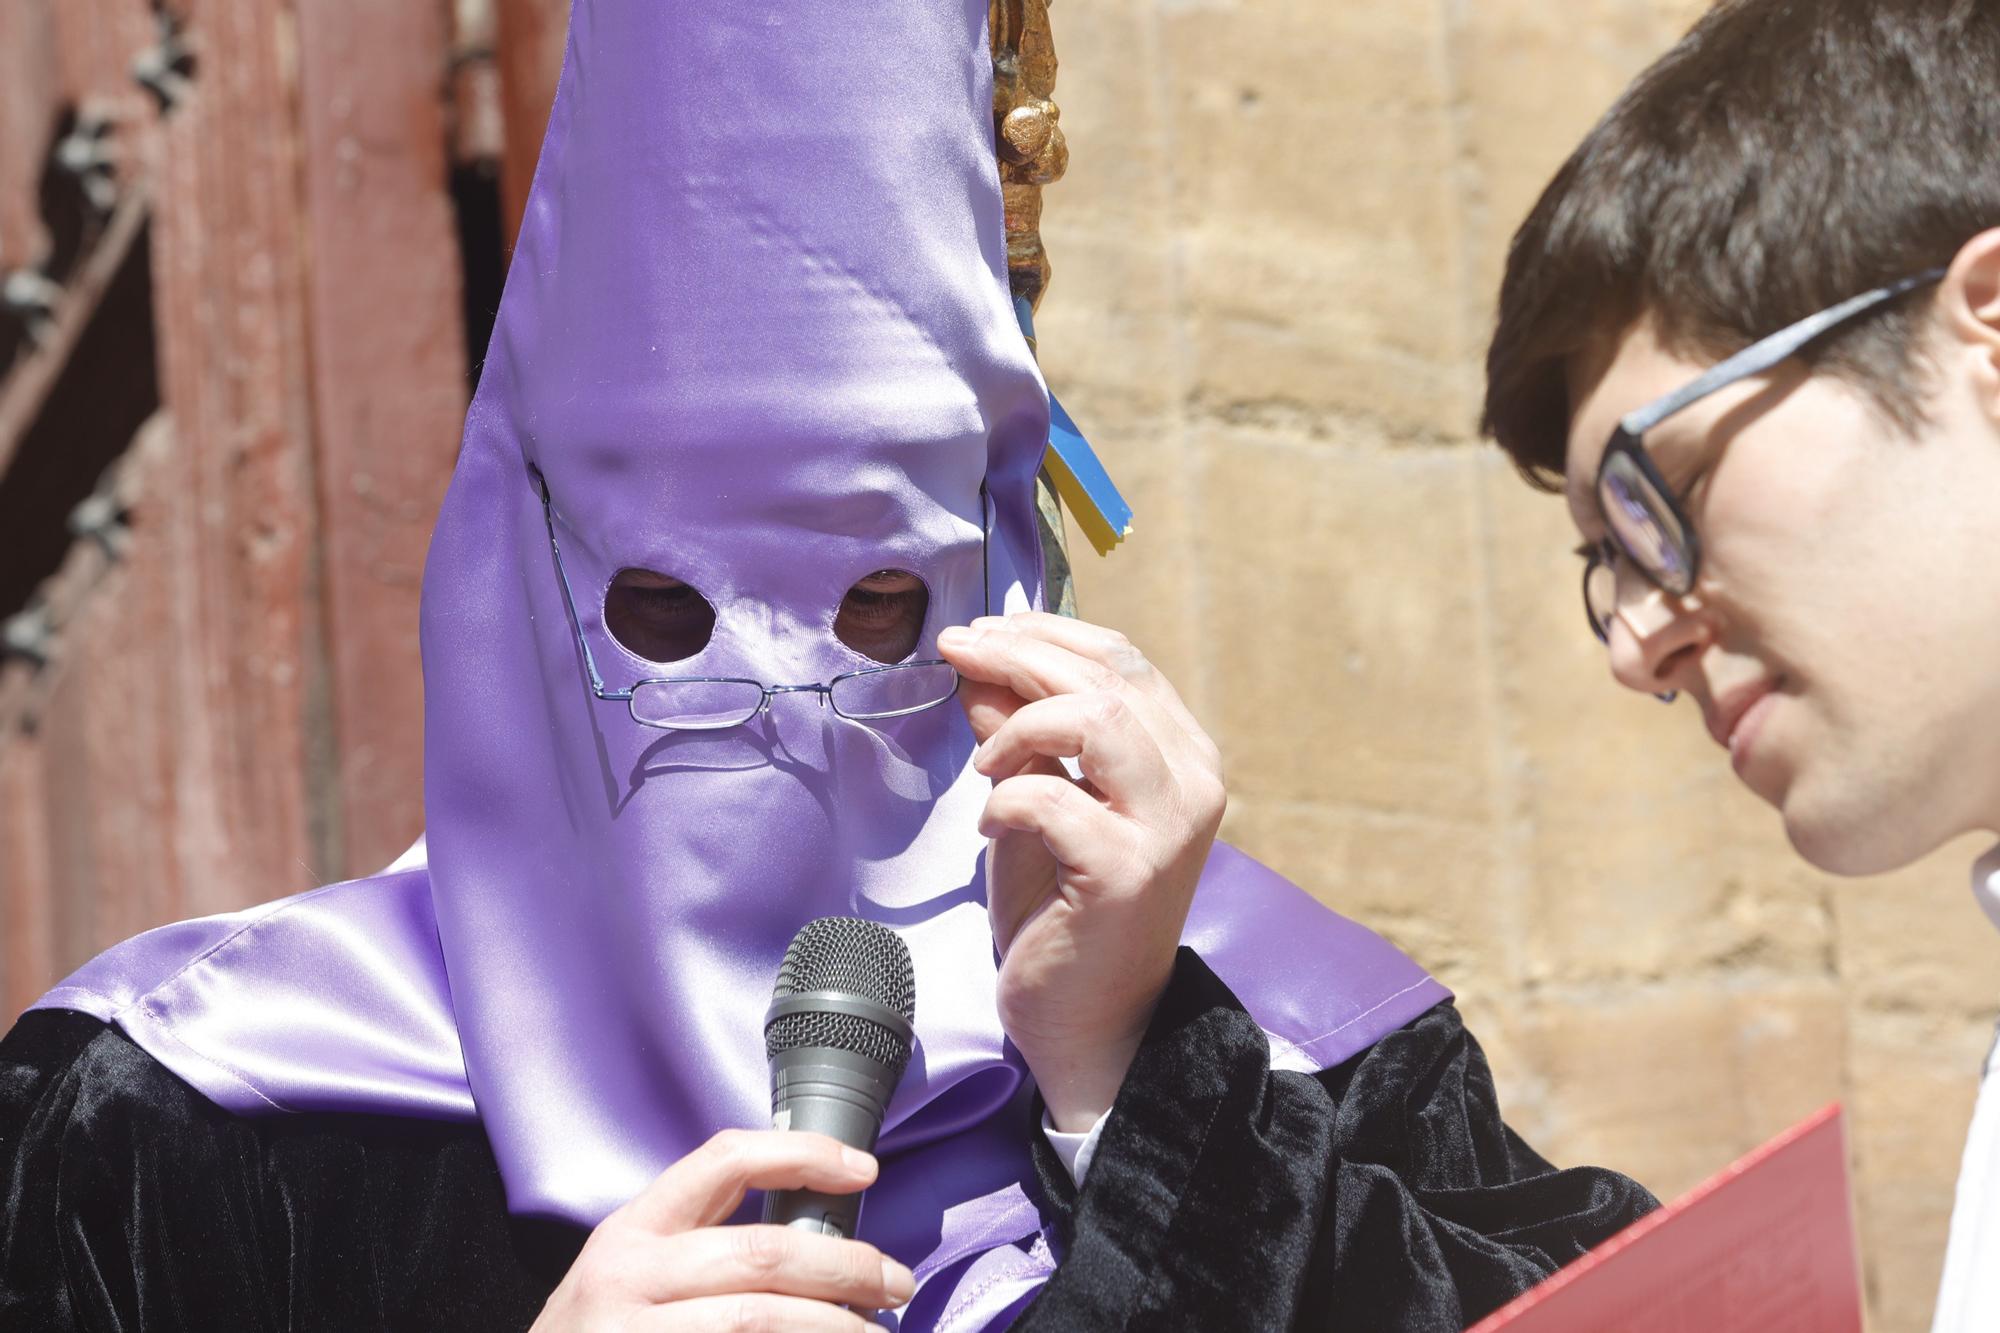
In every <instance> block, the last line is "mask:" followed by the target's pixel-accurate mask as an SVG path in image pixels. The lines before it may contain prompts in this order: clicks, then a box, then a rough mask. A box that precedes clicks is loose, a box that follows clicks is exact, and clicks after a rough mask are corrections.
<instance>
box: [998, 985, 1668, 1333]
mask: <svg viewBox="0 0 2000 1333" xmlns="http://www.w3.org/2000/svg"><path fill="white" fill-rule="evenodd" d="M1268 1051H1269V1047H1268V1043H1267V1041H1266V1039H1265V1037H1264V1035H1263V1033H1262V1032H1261V1031H1259V1029H1258V1028H1257V1026H1256V1024H1255V1023H1253V1022H1252V1021H1251V1020H1250V1018H1249V1016H1248V1015H1247V1014H1245V1013H1244V1012H1243V1009H1242V1007H1241V1006H1240V1005H1239V1004H1238V1003H1237V1002H1236V999H1235V997H1234V996H1233V995H1231V994H1230V992H1229V990H1228V988H1227V987H1225V986H1224V985H1223V984H1222V983H1221V982H1220V981H1219V980H1217V978H1216V977H1215V975H1214V973H1212V972H1210V971H1209V970H1208V968H1207V967H1206V965H1204V964H1203V963H1202V961H1201V960H1200V959H1199V958H1198V957H1196V956H1195V955H1194V954H1193V953H1192V952H1190V951H1188V950H1185V949H1184V950H1182V952H1181V957H1180V960H1179V963H1178V965H1177V967H1176V970H1175V976H1174V980H1173V983H1172V985H1171V987H1170V988H1169V991H1168V993H1167V995H1166V997H1165V998H1164V999H1163V1001H1162V1003H1161V1007H1160V1011H1159V1013H1158V1014H1157V1016H1156V1017H1155V1019H1154V1022H1153V1026H1152V1029H1151V1030H1150V1032H1149V1033H1148V1035H1147V1038H1146V1041H1145V1044H1144V1045H1143V1046H1142V1047H1141V1049H1140V1052H1139V1055H1138V1057H1137V1058H1136V1060H1135V1061H1134V1063H1133V1067H1132V1070H1131V1072H1130V1073H1129V1074H1128V1075H1127V1078H1126V1082H1125V1085H1124V1087H1123V1089H1122V1090H1121V1091H1120V1093H1119V1098H1118V1103H1117V1105H1116V1106H1115V1107H1114V1108H1113V1110H1112V1114H1111V1116H1110V1118H1109V1119H1108V1120H1107V1121H1106V1123H1105V1127H1104V1132H1103V1135H1102V1137H1101V1139H1100V1141H1099V1144H1098V1147H1097V1150H1096V1155H1095V1157H1094V1158H1093V1160H1092V1161H1091V1163H1090V1166H1089V1169H1088V1171H1087V1172H1086V1174H1085V1177H1084V1185H1083V1190H1082V1193H1081V1196H1079V1195H1078V1194H1077V1191H1076V1189H1075V1187H1074V1186H1073V1185H1072V1184H1071V1183H1070V1179H1069V1175H1068V1173H1067V1172H1066V1171H1065V1170H1064V1168H1063V1166H1062V1164H1061V1162H1060V1161H1059V1160H1057V1158H1056V1156H1055V1153H1054V1151H1053V1150H1052V1149H1050V1148H1049V1147H1048V1145H1047V1144H1046V1142H1038V1144H1037V1147H1036V1164H1037V1172H1038V1176H1039V1181H1040V1188H1041V1190H1042V1192H1043V1194H1044V1196H1045V1202H1046V1203H1047V1204H1048V1206H1049V1207H1050V1209H1051V1211H1052V1212H1054V1213H1055V1214H1056V1215H1057V1217H1058V1219H1059V1220H1058V1223H1057V1231H1058V1234H1059V1239H1060V1240H1061V1242H1062V1246H1063V1249H1062V1262H1061V1265H1060V1267H1059V1268H1058V1270H1057V1272H1056V1275H1055V1276H1054V1277H1053V1278H1052V1279H1051V1280H1050V1282H1049V1284H1048V1286H1047V1288H1046V1289H1045V1290H1044V1291H1043V1293H1042V1296H1041V1298H1040V1299H1039V1300H1038V1301H1037V1302H1036V1303H1035V1305H1034V1306H1032V1307H1031V1308H1030V1309H1029V1311H1028V1313H1027V1315H1026V1316H1025V1318H1024V1319H1023V1320H1022V1321H1021V1323H1020V1324H1019V1325H1018V1326H1017V1327H1019V1328H1021V1329H1023V1330H1029V1331H1031V1333H1052V1331H1054V1330H1072V1329H1073V1330H1085V1329H1089V1330H1114V1329H1201V1330H1230V1329H1243V1330H1259V1331H1262V1330H1279V1329H1288V1328H1296V1329H1314V1330H1317V1329H1329V1330H1331V1329H1342V1330H1356V1331H1357V1333H1391V1331H1393V1330H1413V1331H1414V1330H1425V1331H1427V1333H1428V1331H1429V1330H1436V1331H1437V1333H1458V1330H1461V1329H1464V1328H1465V1327H1466V1326H1467V1325H1469V1324H1471V1323H1473V1322H1476V1321H1477V1320H1478V1319H1480V1318H1481V1317H1483V1316H1484V1315H1486V1314H1487V1313H1489V1312H1491V1311H1492V1310H1494V1309H1496V1308H1498V1307H1499V1306H1500V1305H1503V1304H1505V1303H1506V1302H1507V1301H1508V1300H1511V1299H1512V1298H1513V1297H1514V1296H1516V1295H1518V1294H1520V1293H1521V1292H1523V1291H1525V1290H1527V1289H1528V1288H1529V1287H1532V1286H1534V1285H1535V1284H1536V1283H1538V1282H1540V1281H1541V1280H1542V1279H1543V1278H1544V1277H1547V1276H1548V1275H1549V1274H1551V1273H1553V1272H1554V1271H1555V1270H1556V1269H1557V1268H1559V1267H1561V1266H1562V1265H1563V1264H1565V1263H1567V1262H1569V1261H1570V1260H1572V1259H1575V1258H1577V1257H1578V1256H1580V1255H1582V1254H1583V1253H1584V1252H1585V1251H1586V1250H1588V1249H1590V1248H1591V1247H1592V1246H1594V1245H1596V1244H1597V1243H1599V1242H1600V1241H1603V1240H1605V1239H1607V1238H1609V1237H1610V1236H1612V1235H1614V1234H1616V1233H1617V1232H1618V1231H1620V1230H1622V1229H1623V1228H1624V1227H1625V1226H1626V1225H1627V1224H1628V1223H1630V1222H1632V1221H1634V1220H1635V1219H1637V1218H1638V1217H1640V1216H1642V1215H1644V1214H1645V1213H1647V1212H1650V1211H1651V1210H1652V1209H1653V1208H1655V1207H1656V1206H1657V1204H1656V1202H1655V1200H1654V1199H1653V1197H1652V1195H1650V1194H1649V1193H1647V1192H1646V1190H1645V1189H1644V1188H1642V1187H1641V1186H1639V1185H1638V1184H1636V1183H1635V1182H1633V1181H1631V1180H1629V1179H1627V1178H1625V1177H1623V1176H1621V1175H1618V1174H1616V1173H1615V1172H1611V1171H1605V1170H1600V1169H1596V1168H1590V1167H1578V1168H1573V1169H1571V1170H1567V1171H1558V1170H1556V1169H1554V1168H1553V1167H1552V1166H1550V1165H1549V1163H1548V1162H1546V1161H1544V1160H1543V1159H1542V1158H1541V1157H1540V1156H1538V1155H1537V1154H1536V1153H1535V1152H1534V1150H1533V1149H1531V1148H1529V1147H1528V1146H1527V1144H1525V1143H1523V1142H1522V1141H1521V1139H1520V1138H1519V1137H1518V1136H1517V1135H1516V1134H1515V1133H1514V1132H1513V1131H1512V1130H1511V1129H1509V1128H1508V1127H1507V1125H1506V1124H1505V1123H1504V1122H1503V1121H1502V1120H1501V1118H1500V1110H1499V1105H1498V1100H1497V1098H1496V1097H1495V1094H1494V1090H1493V1080H1492V1076H1491V1074H1490V1073H1489V1071H1488V1070H1487V1066H1486V1059H1485V1056H1484V1055H1482V1054H1481V1052H1480V1050H1479V1045H1478V1043H1477V1042H1476V1041H1474V1040H1473V1038H1472V1036H1471V1034H1469V1033H1468V1032H1466V1030H1465V1028H1464V1025H1463V1024H1462V1023H1461V1022H1460V1020H1459V1016H1458V1011H1457V1009H1456V1008H1455V1007H1454V1006H1452V1005H1450V1004H1442V1005H1439V1006H1437V1007H1436V1008H1434V1009H1432V1010H1430V1011H1429V1012H1427V1013H1425V1014H1423V1015H1422V1016H1420V1017H1419V1018H1418V1019H1417V1020H1416V1021H1415V1022H1413V1023H1411V1024H1410V1025H1408V1026H1407V1027H1405V1028H1403V1029H1401V1030H1400V1031H1397V1032H1393V1033H1391V1034H1389V1035H1388V1036H1387V1037H1385V1038H1383V1039H1382V1040H1381V1041H1380V1042H1377V1043H1376V1044H1375V1045H1374V1046H1373V1047H1371V1048H1370V1049H1369V1050H1367V1051H1364V1052H1362V1053H1361V1054H1360V1055H1357V1056H1355V1057H1354V1058H1353V1059H1351V1060H1349V1061H1347V1062H1346V1063H1345V1064H1342V1065H1340V1066H1339V1067H1338V1068H1336V1069H1332V1070H1328V1071H1326V1072H1324V1073H1322V1074H1320V1075H1318V1076H1312V1075H1306V1074H1296V1073H1285V1072H1279V1073H1273V1072H1272V1071H1271V1069H1270V1065H1269V1054H1268Z"/></svg>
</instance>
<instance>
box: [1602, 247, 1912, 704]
mask: <svg viewBox="0 0 2000 1333" xmlns="http://www.w3.org/2000/svg"><path fill="white" fill-rule="evenodd" d="M1947 271H1948V270H1946V269H1942V268H1934V269H1928V270H1926V271H1925V272H1922V273H1918V274H1915V275H1913V276H1911V277H1907V278H1903V279H1901V280H1900V281H1897V282H1892V283H1890V284H1889V285H1888V286H1886V287H1877V288H1876V289H1875V290H1873V291H1870V292H1863V293H1862V294H1861V295H1859V296H1856V297H1851V298H1849V299H1848V300H1845V301H1842V302H1841V303H1840V304H1839V305H1836V306H1830V307H1828V308H1827V309H1825V310H1822V311H1820V312H1819V313H1818V314H1816V315H1809V316H1807V317H1806V318H1805V319H1802V320H1800V321H1799V322H1798V323H1796V324H1793V325H1791V326H1789V327H1787V328H1783V329H1780V330H1779V331H1778V332H1776V333H1774V334H1772V335H1771V336H1770V337H1768V338H1763V339H1760V340H1759V341H1757V342H1754V343H1752V344H1751V345H1750V346H1748V347H1746V348H1744V349H1743V350H1742V351H1740V352H1738V353H1736V355H1734V356H1732V357H1730V358H1728V359H1727V360H1725V361H1722V362H1719V363H1717V364H1716V365H1714V366H1711V367H1709V368H1708V369H1707V370H1705V371H1703V372H1702V373H1701V374H1700V375H1697V376H1696V377H1695V378H1694V379H1692V380H1689V381H1688V382H1687V383H1686V384H1684V385H1682V386H1681V387H1680V388H1678V389H1676V390H1674V391H1673V392H1672V393H1670V394H1667V395H1666V396H1665V397H1663V398H1659V399H1656V400H1654V401H1653V402H1651V403H1648V404H1647V405H1646V406H1644V407H1642V408H1639V409H1638V410H1637V411H1635V412H1630V413H1628V414H1626V416H1625V417H1624V418H1622V419H1621V420H1620V421H1619V423H1618V428H1617V429H1616V430H1614V431H1613V432H1612V433H1611V442H1610V443H1609V444H1607V445H1606V446H1605V447H1604V457H1603V459H1602V460H1601V461H1600V462H1599V463H1598V465H1597V484H1596V489H1595V494H1596V497H1597V508H1598V512H1599V514H1600V516H1601V517H1602V518H1603V520H1604V530H1605V532H1606V533H1607V534H1608V536H1607V537H1606V538H1605V540H1604V541H1602V542H1600V543H1598V545H1597V547H1596V549H1595V550H1593V551H1591V552H1590V555H1589V557H1588V559H1587V560H1586V561H1585V563H1584V567H1583V609H1584V614H1585V615H1586V616H1588V617H1589V618H1590V629H1591V632H1592V633H1593V634H1595V635H1596V636H1597V637H1598V639H1599V641H1600V642H1603V643H1609V642H1610V641H1611V621H1612V618H1613V617H1614V616H1616V615H1617V614H1618V567H1619V565H1620V563H1629V564H1631V565H1632V567H1633V568H1635V569H1636V570H1638V571H1639V573H1640V574H1641V575H1643V576H1644V577H1645V579H1646V581H1647V582H1649V583H1651V584H1652V585H1653V586H1654V587H1656V588H1658V589H1660V591H1662V592H1664V593H1666V594H1668V595H1669V596H1672V597H1685V596H1687V595H1688V594H1689V593H1690V592H1693V591H1694V587H1695V582H1696V581H1697V580H1698V579H1699V578H1700V577H1701V537H1700V535H1699V534H1698V533H1696V531H1695V529H1694V523H1693V521H1692V520H1690V519H1689V518H1688V514H1687V509H1686V508H1685V506H1683V504H1682V503H1681V498H1680V497H1679V496H1677V495H1675V494H1674V492H1673V490H1672V488H1671V487H1669V486H1668V485H1667V483H1666V480H1665V479H1664V478H1663V477H1661V476H1660V470H1659V468H1658V467H1657V466H1655V465H1654V463H1653V460H1652V458H1651V456H1650V455H1648V454H1647V453H1646V447H1645V444H1644V438H1645V434H1646V432H1647V431H1649V430H1651V429H1653V427H1655V426H1657V425H1659V424H1660V423H1661V422H1662V421H1665V420H1666V419H1667V418H1668V417H1670V416H1672V415H1673V414H1674V413H1676V412H1678V411H1680V410H1681V409H1682V408H1685V407H1688V406H1691V405H1692V404H1694V403H1697V402H1699V401H1701V400H1702V399H1703V398H1706V397H1708V395H1710V394H1712V393H1715V392H1716V391H1717V390H1720V389H1725V388H1727V387H1728V386H1730V385H1732V384H1734V383H1736V382H1737V381H1738V380H1744V379H1748V378H1750V377H1751V376H1752V375H1760V374H1762V373H1763V372H1765V371H1767V370H1769V369H1771V367H1773V366H1775V365H1777V364H1778V363H1779V362H1781V361H1783V360H1785V359H1786V358H1787V357H1790V356H1793V355H1795V354H1797V353H1798V352H1799V351H1800V350H1802V349H1803V348H1804V347H1805V346H1806V345H1807V344H1808V343H1810V342H1812V341H1813V340H1814V339H1816V338H1819V337H1821V336H1823V335H1825V334H1826V333H1828V332H1831V331H1832V330H1833V329H1835V328H1838V327H1839V326H1840V325H1842V324H1845V323H1847V322H1848V321H1849V320H1852V319H1856V318H1858V317H1859V316H1861V315H1864V314H1866V313H1868V312H1869V311H1871V310H1875V309H1877V308H1879V307H1881V306H1883V305H1885V304H1887V303H1888V302H1890V301H1893V300H1895V299H1896V298H1897V297H1899V296H1902V295H1905V294H1906V293H1908V292H1912V291H1915V290H1916V289H1917V288H1919V287H1926V286H1929V285H1930V284H1931V283H1934V282H1936V281H1938V280H1939V279H1941V278H1943V277H1944V275H1945V273H1946V272H1947ZM1660 697H1661V698H1663V699H1667V700H1669V701H1671V700H1672V698H1673V696H1672V695H1671V694H1665V695H1661V696H1660Z"/></svg>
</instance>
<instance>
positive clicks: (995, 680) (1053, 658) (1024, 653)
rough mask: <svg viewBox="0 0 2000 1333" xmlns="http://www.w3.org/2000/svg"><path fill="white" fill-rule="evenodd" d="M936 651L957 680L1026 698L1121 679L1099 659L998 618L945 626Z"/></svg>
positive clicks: (1105, 684)
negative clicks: (954, 670)
mask: <svg viewBox="0 0 2000 1333" xmlns="http://www.w3.org/2000/svg"><path fill="white" fill-rule="evenodd" d="M938 654H939V655H940V656H941V657H943V658H944V659H945V660H946V661H948V662H950V663H951V664H952V666H954V667H956V668H957V669H958V674H959V676H960V677H962V678H963V679H965V680H968V681H974V682H984V683H986V684H989V685H1004V686H1006V687H1007V688H1008V689H1010V690H1012V691H1013V692H1014V693H1015V694H1018V695H1020V696H1021V697H1022V698H1023V699H1028V700H1034V699H1046V698H1048V697H1049V696H1050V695H1053V694H1083V693H1085V692H1087V691H1090V690H1108V689H1113V688H1115V687H1117V686H1119V685H1121V684H1123V683H1124V681H1123V677H1121V676H1120V675H1119V674H1118V673H1117V672H1115V671H1113V670H1112V669H1111V668H1109V667H1107V666H1105V665H1103V664H1102V663H1100V662H1093V661H1091V660H1090V659H1089V658H1087V657H1082V656H1080V655H1078V654H1076V653H1073V652H1071V651H1070V650H1069V649H1067V648H1063V647H1059V646H1057V645H1056V644H1053V643H1049V642H1047V641H1045V640H1042V639H1036V638H1031V637H1029V636H1028V635H1026V634H1022V633H1021V632H1020V631H1018V630H1014V629H1010V628H1008V627H1007V625H1006V622H1004V621H1002V622H999V623H995V622H992V621H986V622H983V624H982V626H981V627H980V628H978V629H971V628H966V629H949V630H946V631H944V632H943V633H942V634H940V635H938Z"/></svg>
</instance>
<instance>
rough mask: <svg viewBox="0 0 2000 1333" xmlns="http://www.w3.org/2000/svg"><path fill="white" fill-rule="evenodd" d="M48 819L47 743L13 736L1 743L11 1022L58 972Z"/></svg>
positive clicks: (2, 998) (2, 976) (4, 938)
mask: <svg viewBox="0 0 2000 1333" xmlns="http://www.w3.org/2000/svg"><path fill="white" fill-rule="evenodd" d="M48 818H49V813H48V806H47V803H46V801H45V800H44V797H43V787H42V745H41V741H40V740H39V739H38V738H37V737H35V736H33V735H29V734H25V733H15V734H13V735H10V736H8V737H7V738H6V741H5V743H4V744H0V1006H4V1009H5V1014H4V1015H0V1017H4V1018H6V1019H7V1020H10V1021H11V1018H12V1016H13V1015H14V1014H16V1013H18V1012H20V1010H21V1009H22V1008H23V1007H25V1006H26V1005H28V1004H29V1003H31V1002H32V1001H33V1000H34V998H35V997H36V996H37V995H40V994H41V993H42V992H43V991H44V990H46V989H47V988H48V980H49V978H50V977H51V976H52V975H53V974H54V972H55V926H54V922H53V921H52V920H51V914H50V895H51V893H52V886H51V884H50V877H49V830H48Z"/></svg>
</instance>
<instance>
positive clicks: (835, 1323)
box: [619, 1293, 882, 1333]
mask: <svg viewBox="0 0 2000 1333" xmlns="http://www.w3.org/2000/svg"><path fill="white" fill-rule="evenodd" d="M619 1327H620V1328H622V1329H629V1330H632V1331H633V1333H794V1330H797V1331H798V1333H882V1331H881V1328H880V1326H879V1325H876V1324H872V1323H870V1322H869V1321H868V1320H867V1319H865V1318H863V1317H862V1316H861V1315H858V1314H856V1313H854V1312H853V1311H852V1310H843V1309H841V1308H840V1307H839V1306H838V1305H828V1304H827V1303H826V1302H825V1301H809V1300H804V1299H802V1298H800V1297H797V1296H766V1295H761V1294H754V1293H753V1294H750V1295H736V1296H703V1297H701V1298H700V1299H698V1300H692V1301H678V1302H676V1303H675V1304H673V1305H660V1306H655V1307H654V1308H653V1309H650V1310H645V1311H641V1312H640V1313H639V1314H637V1315H634V1316H633V1317H631V1318H629V1319H627V1320H626V1321H625V1322H624V1323H623V1324H620V1325H619Z"/></svg>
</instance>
